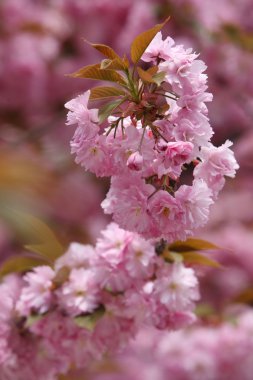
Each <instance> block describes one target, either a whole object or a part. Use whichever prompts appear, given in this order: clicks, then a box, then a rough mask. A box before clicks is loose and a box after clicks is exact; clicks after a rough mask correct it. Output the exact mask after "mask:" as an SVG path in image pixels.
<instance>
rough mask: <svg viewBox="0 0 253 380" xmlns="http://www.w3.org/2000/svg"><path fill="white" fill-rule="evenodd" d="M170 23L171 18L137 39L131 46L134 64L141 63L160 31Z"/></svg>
mask: <svg viewBox="0 0 253 380" xmlns="http://www.w3.org/2000/svg"><path fill="white" fill-rule="evenodd" d="M168 21H169V17H168V18H167V19H166V20H165V21H164V22H163V23H162V24H157V25H155V26H154V27H153V28H151V29H149V30H146V31H145V32H143V33H141V34H139V35H138V36H137V37H135V39H134V41H133V42H132V45H131V59H132V61H133V63H137V62H138V61H139V59H140V58H141V57H142V55H143V53H144V51H145V50H146V49H147V47H148V45H149V44H150V42H151V41H152V40H153V38H154V37H155V35H156V34H157V33H158V32H160V30H161V29H162V28H163V26H164V25H165V24H166V23H167V22H168Z"/></svg>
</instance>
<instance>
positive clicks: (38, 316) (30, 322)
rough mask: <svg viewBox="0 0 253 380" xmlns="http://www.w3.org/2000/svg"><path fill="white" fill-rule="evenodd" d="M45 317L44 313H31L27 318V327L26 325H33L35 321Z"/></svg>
mask: <svg viewBox="0 0 253 380" xmlns="http://www.w3.org/2000/svg"><path fill="white" fill-rule="evenodd" d="M43 317H44V315H43V314H35V315H29V316H28V317H27V319H26V322H25V327H26V328H29V327H31V326H32V325H34V323H36V322H39V321H41V319H42V318H43Z"/></svg>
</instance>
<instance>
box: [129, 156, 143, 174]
mask: <svg viewBox="0 0 253 380" xmlns="http://www.w3.org/2000/svg"><path fill="white" fill-rule="evenodd" d="M142 164H143V157H142V155H141V154H140V152H134V153H132V154H131V156H129V158H128V160H127V166H128V167H129V169H131V170H136V171H138V170H141V169H142Z"/></svg>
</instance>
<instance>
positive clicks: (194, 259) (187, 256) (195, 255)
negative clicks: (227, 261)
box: [181, 251, 222, 268]
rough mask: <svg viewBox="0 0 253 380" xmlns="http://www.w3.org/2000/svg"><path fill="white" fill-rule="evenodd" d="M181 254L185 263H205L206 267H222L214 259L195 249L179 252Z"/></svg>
mask: <svg viewBox="0 0 253 380" xmlns="http://www.w3.org/2000/svg"><path fill="white" fill-rule="evenodd" d="M181 255H182V257H183V261H184V262H185V263H186V264H190V265H195V264H196V265H205V266H208V267H213V268H222V265H221V264H220V263H218V261H216V260H214V259H210V258H209V257H207V256H205V255H203V254H201V253H199V252H196V251H189V252H181Z"/></svg>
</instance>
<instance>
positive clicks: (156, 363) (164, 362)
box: [86, 309, 253, 380]
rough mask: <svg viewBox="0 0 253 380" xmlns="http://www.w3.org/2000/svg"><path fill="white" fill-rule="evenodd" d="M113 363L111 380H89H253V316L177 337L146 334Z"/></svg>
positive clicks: (101, 375)
mask: <svg viewBox="0 0 253 380" xmlns="http://www.w3.org/2000/svg"><path fill="white" fill-rule="evenodd" d="M112 362H113V365H111V368H112V370H111V372H110V373H109V374H108V373H107V374H106V373H100V371H99V370H98V371H97V373H96V374H95V375H94V374H93V375H92V374H90V375H89V377H88V378H89V379H92V380H96V379H99V380H109V379H110V380H111V379H113V380H130V379H131V380H135V379H136V380H137V379H138V380H144V379H145V380H146V379H148V380H149V379H150V380H152V379H157V380H158V379H159V380H167V379H170V378H172V379H173V380H182V379H184V380H206V379H207V380H214V379H215V380H237V379H240V380H251V378H252V371H253V312H252V311H251V310H250V309H249V310H247V309H246V311H244V312H243V313H241V315H240V316H239V317H237V318H234V321H227V322H223V323H222V324H221V325H219V326H216V327H215V326H210V327H201V326H198V327H194V328H192V329H190V330H185V331H179V332H173V333H159V332H157V331H154V330H145V331H142V332H141V333H140V334H139V337H138V338H137V340H136V341H135V342H134V343H133V344H132V345H131V346H130V347H129V349H128V350H127V351H126V352H124V354H123V355H121V356H119V357H118V359H117V361H116V362H115V358H113V359H112ZM113 368H115V370H113ZM86 376H87V374H86Z"/></svg>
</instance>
